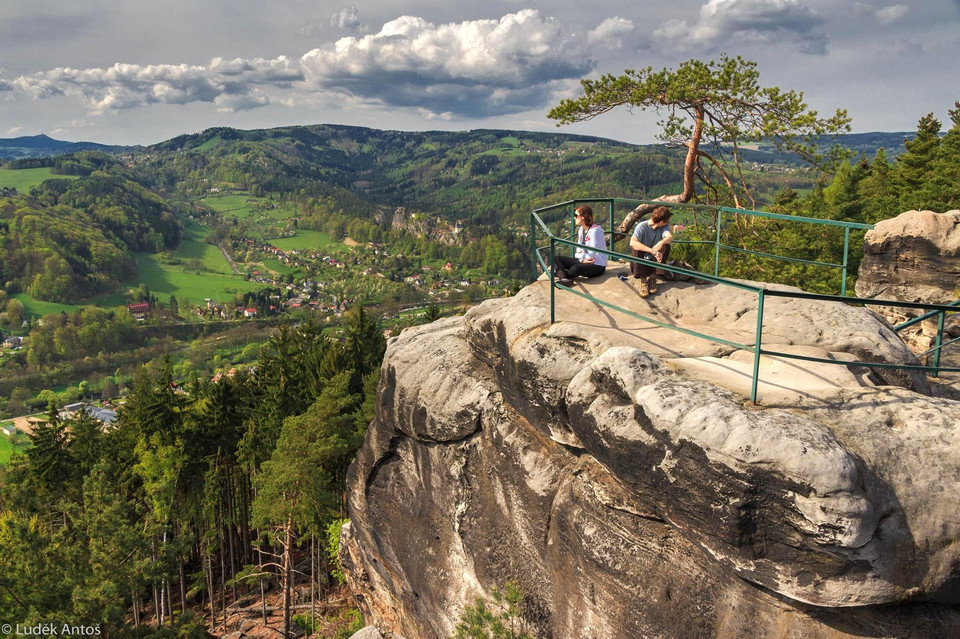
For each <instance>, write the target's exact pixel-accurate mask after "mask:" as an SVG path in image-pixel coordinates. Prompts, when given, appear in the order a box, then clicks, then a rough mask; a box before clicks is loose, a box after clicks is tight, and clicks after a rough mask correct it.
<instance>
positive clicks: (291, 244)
mask: <svg viewBox="0 0 960 639" xmlns="http://www.w3.org/2000/svg"><path fill="white" fill-rule="evenodd" d="M269 242H270V244H272V245H273V246H276V247H277V248H278V249H280V250H283V251H292V250H301V251H320V250H323V249H324V248H326V247H327V246H330V245H331V244H336V242H334V241H333V240H331V239H330V236H329V235H328V234H326V233H323V232H321V231H297V234H296V235H294V236H293V237H283V238H277V239H272V240H269Z"/></svg>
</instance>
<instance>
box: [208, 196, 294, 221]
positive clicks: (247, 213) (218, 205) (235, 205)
mask: <svg viewBox="0 0 960 639" xmlns="http://www.w3.org/2000/svg"><path fill="white" fill-rule="evenodd" d="M200 202H202V203H203V204H205V205H206V206H209V207H210V208H212V209H213V210H214V211H216V212H217V213H220V214H222V215H226V216H227V217H235V218H237V219H241V220H246V219H253V218H259V217H268V218H270V219H272V220H275V221H280V220H287V219H290V218H291V217H294V216H295V215H296V213H297V212H296V210H294V209H293V208H292V207H287V206H280V207H277V208H267V207H268V206H270V205H272V202H271V201H270V199H268V198H265V197H253V196H251V195H248V194H246V193H231V194H229V195H218V196H214V197H205V198H203V199H201V200H200ZM258 205H259V206H262V207H263V210H257V208H258Z"/></svg>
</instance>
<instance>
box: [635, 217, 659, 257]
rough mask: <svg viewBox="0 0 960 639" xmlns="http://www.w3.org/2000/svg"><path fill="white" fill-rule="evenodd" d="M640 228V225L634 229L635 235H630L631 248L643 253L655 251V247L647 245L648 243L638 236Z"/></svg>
mask: <svg viewBox="0 0 960 639" xmlns="http://www.w3.org/2000/svg"><path fill="white" fill-rule="evenodd" d="M642 223H643V222H641V224H642ZM639 230H640V228H639V226H638V227H637V230H636V231H634V233H633V235H632V236H631V237H630V248H632V249H633V250H635V251H640V252H641V253H650V254H653V253H654V250H653V247H652V246H647V245H646V244H644V243H643V242H641V241H640V238H638V237H637V233H638V232H639Z"/></svg>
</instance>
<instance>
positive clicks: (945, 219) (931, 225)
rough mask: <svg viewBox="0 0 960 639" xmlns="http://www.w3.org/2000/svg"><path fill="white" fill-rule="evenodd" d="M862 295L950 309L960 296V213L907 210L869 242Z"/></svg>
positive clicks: (871, 233) (866, 240)
mask: <svg viewBox="0 0 960 639" xmlns="http://www.w3.org/2000/svg"><path fill="white" fill-rule="evenodd" d="M856 291H857V295H858V296H860V297H872V298H880V299H892V300H901V301H904V302H928V303H932V304H947V303H949V302H952V301H953V300H955V299H957V297H958V296H960V211H949V212H947V213H934V212H933V211H907V212H906V213H903V214H901V215H898V216H897V217H895V218H891V219H889V220H883V221H882V222H878V223H877V225H876V226H875V227H874V228H873V230H871V231H867V233H866V236H865V237H864V246H863V260H862V261H861V262H860V271H859V274H858V276H857V286H856Z"/></svg>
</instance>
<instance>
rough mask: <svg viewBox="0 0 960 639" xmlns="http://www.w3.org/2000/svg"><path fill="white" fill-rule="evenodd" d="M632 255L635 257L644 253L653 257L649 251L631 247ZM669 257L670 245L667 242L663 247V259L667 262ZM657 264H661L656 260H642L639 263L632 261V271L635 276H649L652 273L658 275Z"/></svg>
mask: <svg viewBox="0 0 960 639" xmlns="http://www.w3.org/2000/svg"><path fill="white" fill-rule="evenodd" d="M630 255H632V256H634V257H642V256H644V255H646V256H650V257H653V256H652V255H650V254H649V253H645V252H642V251H638V250H637V249H630ZM669 259H670V245H669V244H667V245H666V246H664V247H663V261H664V262H666V261H668V260H669ZM657 264H659V262H657V261H656V260H642V261H641V262H640V263H639V264H637V263H635V262H630V271H631V272H632V273H633V276H634V277H649V276H651V275H656V273H657Z"/></svg>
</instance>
